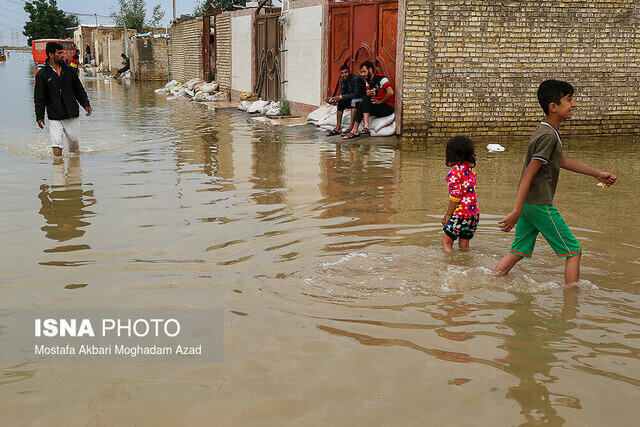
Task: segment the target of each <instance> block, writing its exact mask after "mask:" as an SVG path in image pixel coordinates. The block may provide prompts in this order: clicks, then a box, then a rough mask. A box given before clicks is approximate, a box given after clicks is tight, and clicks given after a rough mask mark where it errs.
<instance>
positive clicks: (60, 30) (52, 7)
mask: <svg viewBox="0 0 640 427" xmlns="http://www.w3.org/2000/svg"><path fill="white" fill-rule="evenodd" d="M24 11H25V12H27V13H28V14H29V20H28V21H27V23H26V24H24V31H23V32H22V34H24V35H25V36H27V43H28V44H29V45H30V44H31V42H32V41H33V40H38V39H66V38H69V37H71V36H72V35H73V29H71V30H68V29H67V28H72V27H77V26H78V24H79V23H80V22H79V21H78V17H77V16H75V15H72V14H69V13H66V12H64V11H62V10H60V9H58V5H57V3H56V0H32V1H27V2H25V4H24Z"/></svg>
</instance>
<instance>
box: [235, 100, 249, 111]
mask: <svg viewBox="0 0 640 427" xmlns="http://www.w3.org/2000/svg"><path fill="white" fill-rule="evenodd" d="M251 104H252V102H251V101H240V104H238V110H241V111H247V110H248V109H249V107H251Z"/></svg>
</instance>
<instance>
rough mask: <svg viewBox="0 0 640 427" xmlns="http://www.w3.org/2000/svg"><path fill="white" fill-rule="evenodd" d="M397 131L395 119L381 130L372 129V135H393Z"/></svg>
mask: <svg viewBox="0 0 640 427" xmlns="http://www.w3.org/2000/svg"><path fill="white" fill-rule="evenodd" d="M395 133H396V122H395V120H394V121H393V123H391V124H390V125H389V126H386V127H383V128H382V129H380V130H379V131H375V130H374V129H371V136H393V135H395Z"/></svg>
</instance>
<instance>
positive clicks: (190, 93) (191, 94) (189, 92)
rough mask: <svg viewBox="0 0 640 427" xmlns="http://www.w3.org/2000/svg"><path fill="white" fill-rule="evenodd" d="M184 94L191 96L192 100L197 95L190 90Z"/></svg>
mask: <svg viewBox="0 0 640 427" xmlns="http://www.w3.org/2000/svg"><path fill="white" fill-rule="evenodd" d="M184 93H186V94H187V95H189V97H190V98H192V97H193V95H195V94H196V93H195V92H194V91H192V90H189V89H187V90H185V91H184Z"/></svg>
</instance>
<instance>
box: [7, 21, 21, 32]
mask: <svg viewBox="0 0 640 427" xmlns="http://www.w3.org/2000/svg"><path fill="white" fill-rule="evenodd" d="M2 25H4V26H5V27H7V28H10V29H12V30H15V31H22V30H21V29H20V28H16V27H13V26H11V25H9V24H7V23H5V22H3V23H2Z"/></svg>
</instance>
